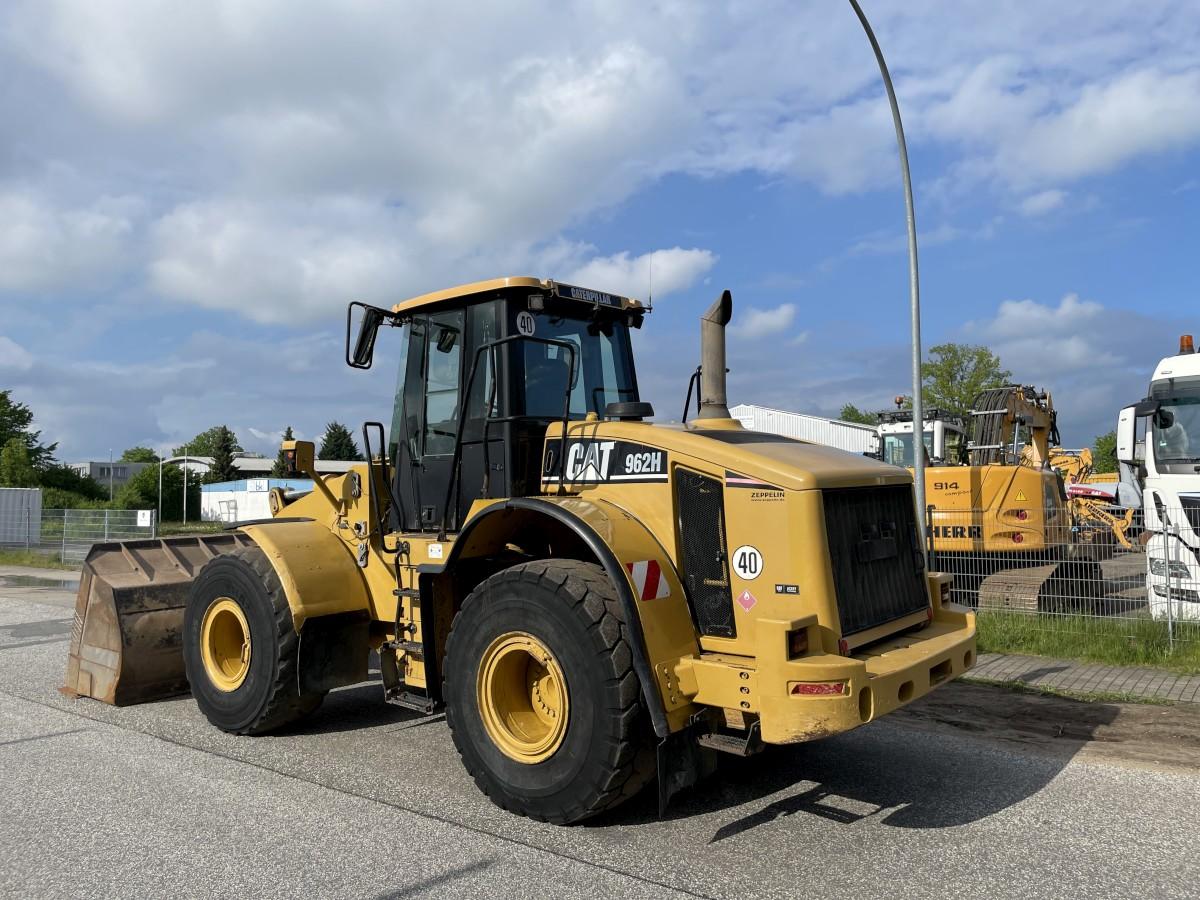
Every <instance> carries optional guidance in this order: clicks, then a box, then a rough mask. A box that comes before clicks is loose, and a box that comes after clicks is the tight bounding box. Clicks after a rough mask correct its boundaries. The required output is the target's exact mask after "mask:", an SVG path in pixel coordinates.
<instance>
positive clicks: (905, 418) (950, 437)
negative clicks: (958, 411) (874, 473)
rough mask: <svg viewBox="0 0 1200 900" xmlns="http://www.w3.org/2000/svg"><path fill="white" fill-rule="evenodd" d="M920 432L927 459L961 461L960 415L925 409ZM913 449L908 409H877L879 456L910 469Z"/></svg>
mask: <svg viewBox="0 0 1200 900" xmlns="http://www.w3.org/2000/svg"><path fill="white" fill-rule="evenodd" d="M922 432H923V434H922V437H923V440H924V443H925V453H926V454H927V456H928V458H929V460H930V462H933V463H935V464H938V465H955V464H956V463H958V462H960V461H961V458H962V457H961V453H962V452H963V449H964V448H965V446H966V435H965V433H964V428H963V423H962V420H961V419H958V418H955V417H951V416H947V415H945V414H944V413H943V412H942V411H941V410H938V409H931V410H928V411H927V412H926V413H925V427H924V428H923V429H922ZM913 450H914V445H913V420H912V410H911V409H896V410H887V411H885V412H881V413H879V454H880V459H882V460H883V461H884V462H886V463H890V464H891V465H893V466H904V467H906V468H910V469H911V468H912V467H913V465H914V464H915V461H914V458H913Z"/></svg>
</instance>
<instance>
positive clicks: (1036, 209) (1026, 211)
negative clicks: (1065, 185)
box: [1020, 188, 1067, 216]
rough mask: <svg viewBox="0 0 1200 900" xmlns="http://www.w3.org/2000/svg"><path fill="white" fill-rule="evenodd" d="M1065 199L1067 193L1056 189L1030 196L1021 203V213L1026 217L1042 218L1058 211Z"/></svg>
mask: <svg viewBox="0 0 1200 900" xmlns="http://www.w3.org/2000/svg"><path fill="white" fill-rule="evenodd" d="M1066 199H1067V192H1066V191H1060V190H1057V189H1053V188H1052V189H1051V190H1048V191H1039V192H1038V193H1036V194H1030V195H1029V196H1028V197H1026V198H1025V199H1024V200H1022V201H1021V204H1020V207H1021V213H1022V214H1023V215H1026V216H1044V215H1046V214H1047V213H1051V212H1054V210H1056V209H1059V208H1060V207H1061V206H1062V205H1063V203H1064V202H1065V201H1066Z"/></svg>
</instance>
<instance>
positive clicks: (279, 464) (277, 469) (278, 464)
mask: <svg viewBox="0 0 1200 900" xmlns="http://www.w3.org/2000/svg"><path fill="white" fill-rule="evenodd" d="M283 440H285V441H292V440H295V435H293V434H292V426H291V425H289V426H288V427H287V428H285V429H283ZM287 475H288V470H287V462H286V461H285V460H284V458H283V448H282V447H280V448H279V455H278V456H276V457H275V465H274V466H273V467H272V469H271V477H272V478H287Z"/></svg>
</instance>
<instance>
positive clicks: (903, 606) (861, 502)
mask: <svg viewBox="0 0 1200 900" xmlns="http://www.w3.org/2000/svg"><path fill="white" fill-rule="evenodd" d="M822 497H823V500H824V504H825V530H826V533H827V535H828V540H829V556H830V565H831V566H832V567H833V582H834V587H835V589H836V590H837V603H838V615H839V617H840V619H841V625H842V635H843V636H847V635H851V634H855V633H857V632H859V631H866V630H867V629H868V628H874V627H876V626H877V625H883V624H885V623H887V622H891V621H893V620H895V619H899V618H901V617H902V616H906V615H909V614H910V613H914V612H918V611H919V610H922V609H925V608H926V607H927V606H928V605H929V598H928V596H927V595H926V592H925V572H924V568H925V567H924V560H923V559H922V556H921V548H920V538H919V537H918V535H917V529H916V518H915V515H914V512H913V494H912V488H911V487H910V486H908V485H889V486H887V487H870V488H840V489H837V490H827V491H824V492H823V493H822Z"/></svg>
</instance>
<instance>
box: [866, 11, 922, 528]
mask: <svg viewBox="0 0 1200 900" xmlns="http://www.w3.org/2000/svg"><path fill="white" fill-rule="evenodd" d="M850 5H851V6H852V7H854V14H855V15H857V16H858V21H859V22H861V23H862V27H863V31H865V32H866V33H867V40H869V41H870V42H871V49H872V50H874V51H875V61H876V62H878V63H879V74H880V75H882V76H883V87H884V90H886V91H887V98H888V104H889V105H890V106H891V108H892V122H893V124H894V125H895V126H896V144H897V146H898V147H899V148H900V176H901V178H902V179H903V181H904V209H905V212H906V214H907V220H908V293H909V315H910V318H911V320H912V403H913V408H912V413H913V488H914V491H915V493H916V496H917V532H918V533H919V534H920V535H921V549H922V551H924V549H925V547H926V546H927V544H926V541H925V406H924V403H923V402H922V399H921V287H920V283H919V281H918V279H917V214H916V210H915V209H914V207H913V194H912V176H911V175H910V174H909V170H908V146H907V144H906V143H905V141H904V125H903V124H902V123H901V121H900V104H899V103H897V102H896V90H895V88H893V87H892V76H891V75H889V74H888V67H887V63H886V62H884V60H883V51H882V50H881V49H879V41H877V40H875V32H874V31H872V30H871V23H870V22H868V21H867V17H866V15H865V14H864V13H863V11H862V7H861V6H859V5H858V0H850Z"/></svg>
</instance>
